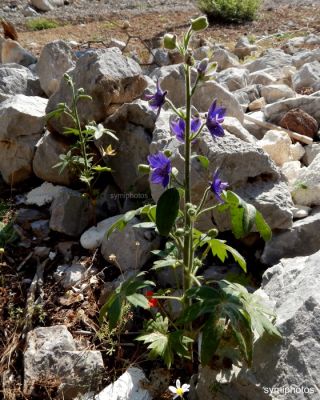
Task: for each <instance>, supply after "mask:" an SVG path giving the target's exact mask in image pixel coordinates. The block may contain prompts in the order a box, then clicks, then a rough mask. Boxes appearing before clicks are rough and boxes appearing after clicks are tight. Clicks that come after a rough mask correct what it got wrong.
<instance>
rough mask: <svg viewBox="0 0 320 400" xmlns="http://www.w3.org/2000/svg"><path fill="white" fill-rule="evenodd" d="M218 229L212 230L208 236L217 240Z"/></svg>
mask: <svg viewBox="0 0 320 400" xmlns="http://www.w3.org/2000/svg"><path fill="white" fill-rule="evenodd" d="M218 233H219V231H218V229H215V228H212V229H210V230H209V231H208V236H210V237H211V238H215V237H217V236H218Z"/></svg>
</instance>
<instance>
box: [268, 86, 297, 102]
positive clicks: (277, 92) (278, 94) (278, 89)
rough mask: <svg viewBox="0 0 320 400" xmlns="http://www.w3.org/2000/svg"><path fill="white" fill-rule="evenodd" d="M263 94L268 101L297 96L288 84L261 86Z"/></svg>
mask: <svg viewBox="0 0 320 400" xmlns="http://www.w3.org/2000/svg"><path fill="white" fill-rule="evenodd" d="M261 96H262V97H264V99H265V101H266V102H267V103H274V102H276V101H278V100H281V99H289V98H291V97H296V93H295V92H294V91H293V90H292V89H291V88H290V87H289V86H287V85H268V86H264V87H262V88H261Z"/></svg>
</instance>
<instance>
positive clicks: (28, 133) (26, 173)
mask: <svg viewBox="0 0 320 400" xmlns="http://www.w3.org/2000/svg"><path fill="white" fill-rule="evenodd" d="M46 106H47V100H46V99H43V98H41V97H36V96H25V95H22V94H18V95H15V96H12V97H11V98H9V99H8V100H5V101H3V102H2V103H0V154H1V157H0V172H1V174H2V177H3V179H4V180H5V182H7V183H8V184H12V185H15V184H17V183H19V182H21V181H23V180H25V179H27V178H29V177H30V176H31V175H32V159H33V155H34V151H35V144H36V143H37V141H38V140H39V138H40V135H41V133H42V131H43V128H44V124H45V109H46Z"/></svg>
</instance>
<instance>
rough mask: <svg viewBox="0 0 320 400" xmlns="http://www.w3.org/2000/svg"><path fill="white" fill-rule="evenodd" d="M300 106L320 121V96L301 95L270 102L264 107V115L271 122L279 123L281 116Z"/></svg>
mask: <svg viewBox="0 0 320 400" xmlns="http://www.w3.org/2000/svg"><path fill="white" fill-rule="evenodd" d="M294 108H300V109H302V110H303V111H305V112H306V113H308V114H310V115H311V116H312V117H313V118H315V119H316V120H317V121H318V123H319V122H320V97H318V96H300V97H296V98H293V99H286V100H280V101H277V102H276V103H273V104H268V105H267V106H266V107H265V108H264V109H263V112H264V115H265V117H266V119H267V120H268V121H270V122H274V123H276V124H278V123H279V122H280V120H281V118H282V117H283V116H284V115H285V114H286V113H287V112H288V111H290V110H292V109H294Z"/></svg>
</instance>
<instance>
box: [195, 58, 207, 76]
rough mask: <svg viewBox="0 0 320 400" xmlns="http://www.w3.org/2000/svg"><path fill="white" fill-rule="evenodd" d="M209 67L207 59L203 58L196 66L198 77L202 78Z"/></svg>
mask: <svg viewBox="0 0 320 400" xmlns="http://www.w3.org/2000/svg"><path fill="white" fill-rule="evenodd" d="M208 65H209V59H208V58H204V59H203V60H201V61H200V62H199V63H198V65H197V72H198V74H199V75H201V76H204V75H205V73H206V71H207V68H208Z"/></svg>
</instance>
